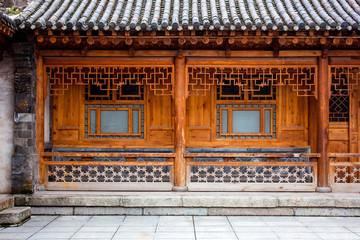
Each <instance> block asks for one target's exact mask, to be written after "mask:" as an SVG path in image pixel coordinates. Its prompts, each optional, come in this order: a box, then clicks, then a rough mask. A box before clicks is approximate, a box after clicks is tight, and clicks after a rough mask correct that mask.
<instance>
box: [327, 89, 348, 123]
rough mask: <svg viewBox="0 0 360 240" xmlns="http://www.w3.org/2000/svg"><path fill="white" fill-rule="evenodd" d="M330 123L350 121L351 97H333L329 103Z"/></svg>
mask: <svg viewBox="0 0 360 240" xmlns="http://www.w3.org/2000/svg"><path fill="white" fill-rule="evenodd" d="M329 121H330V122H348V121H349V96H336V95H335V96H331V98H330V101H329Z"/></svg>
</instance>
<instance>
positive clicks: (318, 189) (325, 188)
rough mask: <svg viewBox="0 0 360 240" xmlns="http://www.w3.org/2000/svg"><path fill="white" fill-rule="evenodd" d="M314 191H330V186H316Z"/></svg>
mask: <svg viewBox="0 0 360 240" xmlns="http://www.w3.org/2000/svg"><path fill="white" fill-rule="evenodd" d="M315 191H316V192H319V193H331V192H332V189H331V187H317V188H316V189H315Z"/></svg>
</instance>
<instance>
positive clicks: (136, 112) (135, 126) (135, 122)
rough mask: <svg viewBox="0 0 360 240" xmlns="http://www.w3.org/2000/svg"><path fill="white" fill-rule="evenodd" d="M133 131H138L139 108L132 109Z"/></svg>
mask: <svg viewBox="0 0 360 240" xmlns="http://www.w3.org/2000/svg"><path fill="white" fill-rule="evenodd" d="M132 113H133V119H132V121H133V133H139V110H133V111H132Z"/></svg>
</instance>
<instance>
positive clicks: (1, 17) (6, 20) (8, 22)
mask: <svg viewBox="0 0 360 240" xmlns="http://www.w3.org/2000/svg"><path fill="white" fill-rule="evenodd" d="M0 23H2V24H4V25H5V26H8V27H9V28H12V29H15V28H16V24H15V21H14V20H13V19H12V18H10V17H9V16H7V15H6V14H5V13H3V12H1V11H0Z"/></svg>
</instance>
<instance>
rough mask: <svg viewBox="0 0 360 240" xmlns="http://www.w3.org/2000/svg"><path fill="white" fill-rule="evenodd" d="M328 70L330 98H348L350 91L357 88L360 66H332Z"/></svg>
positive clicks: (359, 79) (359, 78)
mask: <svg viewBox="0 0 360 240" xmlns="http://www.w3.org/2000/svg"><path fill="white" fill-rule="evenodd" d="M329 68H330V69H329V71H330V74H329V75H330V78H331V91H332V92H331V94H332V96H344V95H346V96H348V95H349V92H350V91H351V90H354V89H356V88H359V83H360V66H349V65H347V66H339V65H336V66H334V65H332V66H330V67H329Z"/></svg>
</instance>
